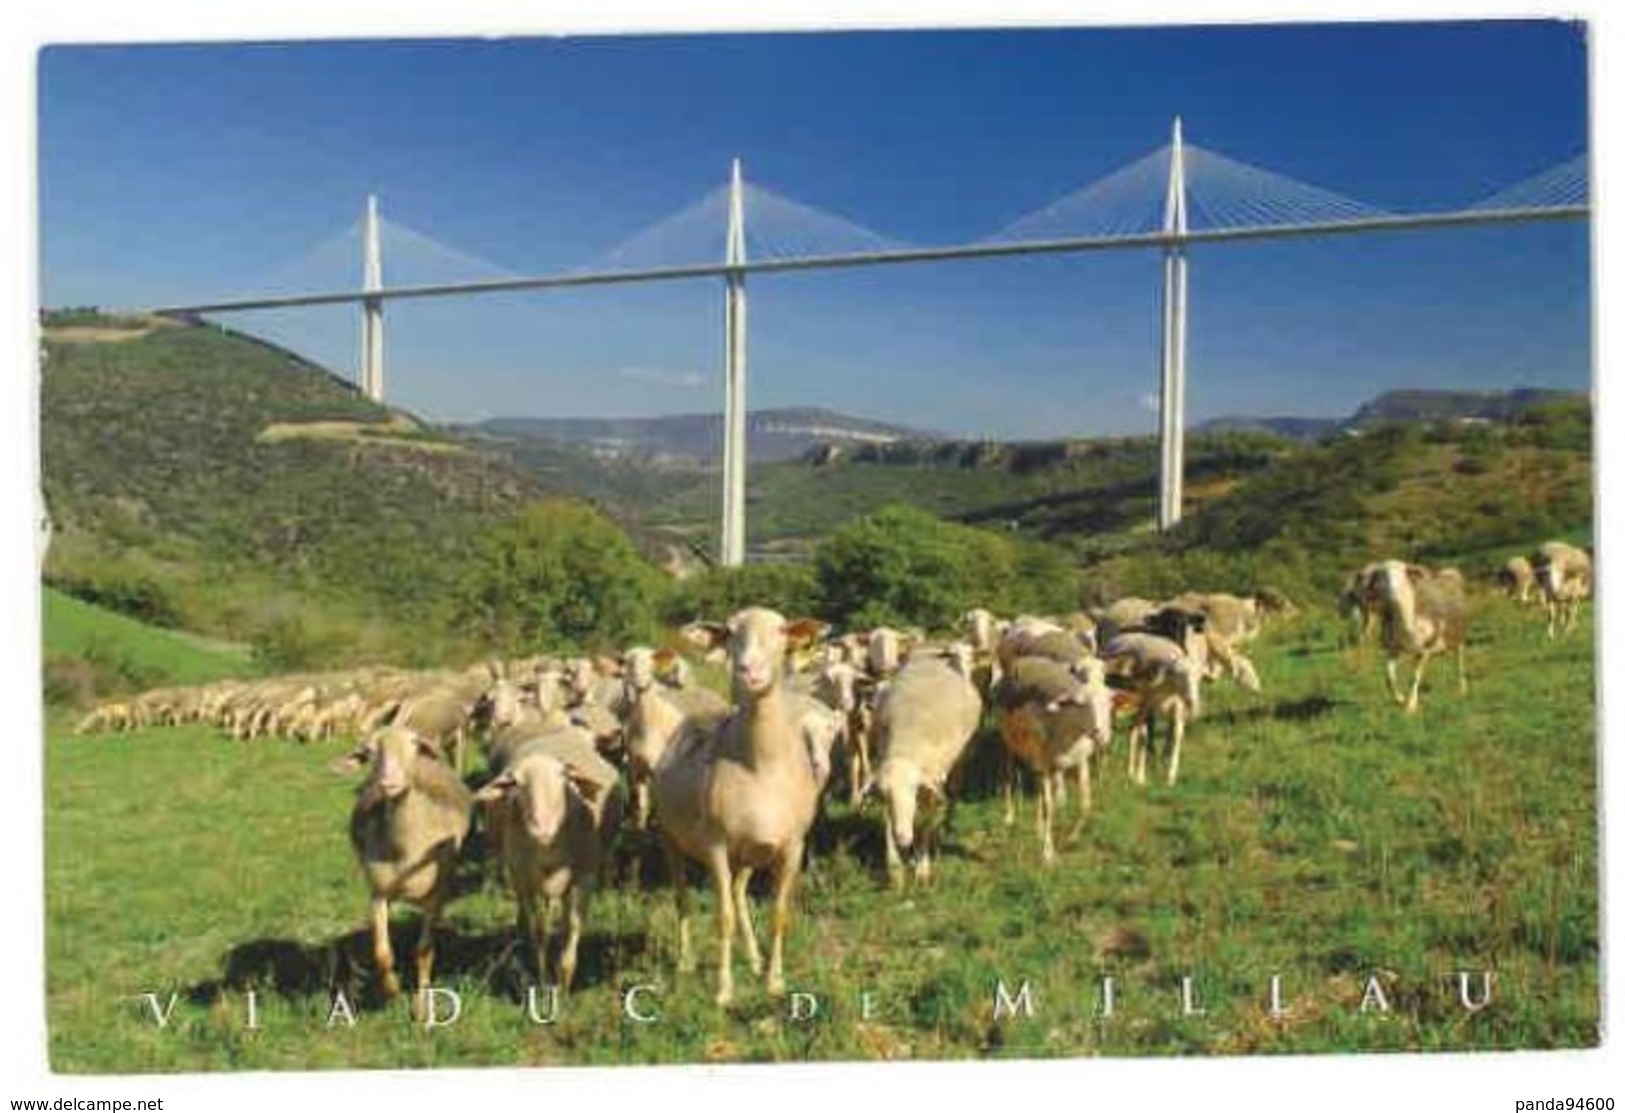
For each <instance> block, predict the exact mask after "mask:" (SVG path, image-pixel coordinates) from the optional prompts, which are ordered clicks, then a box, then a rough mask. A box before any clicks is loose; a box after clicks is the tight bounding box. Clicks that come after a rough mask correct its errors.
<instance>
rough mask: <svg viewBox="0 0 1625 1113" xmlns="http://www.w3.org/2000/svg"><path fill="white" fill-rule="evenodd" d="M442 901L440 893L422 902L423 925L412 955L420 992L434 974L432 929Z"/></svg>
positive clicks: (443, 900)
mask: <svg viewBox="0 0 1625 1113" xmlns="http://www.w3.org/2000/svg"><path fill="white" fill-rule="evenodd" d="M444 903H445V897H444V896H443V895H441V894H440V893H435V894H433V895H432V896H430V897H429V898H428V899H427V900H425V901H424V902H423V926H422V927H420V928H419V929H418V945H417V951H416V953H415V954H414V955H413V958H414V959H415V960H416V966H417V975H418V992H419V993H420V994H422V993H423V992H424V991H425V990H427V989H428V988H429V979H430V978H431V977H432V976H433V975H434V929H435V924H436V923H438V922H439V920H440V909H441V906H442V905H443V904H444Z"/></svg>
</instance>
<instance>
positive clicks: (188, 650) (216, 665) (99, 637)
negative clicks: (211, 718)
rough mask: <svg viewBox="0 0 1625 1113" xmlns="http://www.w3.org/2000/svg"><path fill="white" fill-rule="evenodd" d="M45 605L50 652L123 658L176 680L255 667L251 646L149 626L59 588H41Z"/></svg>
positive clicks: (197, 681) (234, 673)
mask: <svg viewBox="0 0 1625 1113" xmlns="http://www.w3.org/2000/svg"><path fill="white" fill-rule="evenodd" d="M40 608H41V618H42V622H43V625H44V630H45V652H46V653H48V654H49V653H60V654H66V655H71V656H74V657H81V658H89V659H95V658H98V657H103V658H107V657H111V658H115V659H121V660H123V661H125V662H128V663H129V664H130V665H131V666H132V667H133V668H135V669H137V670H143V671H147V672H150V673H154V674H156V675H160V676H162V677H164V678H166V680H167V682H171V683H176V684H201V683H203V682H205V681H209V680H214V679H216V678H217V677H222V676H245V675H247V674H248V673H250V672H252V671H253V669H252V663H251V662H250V660H249V656H248V649H247V647H246V646H241V645H236V644H233V643H230V642H219V641H211V640H209V639H205V638H200V637H198V636H197V635H195V634H188V633H184V632H182V631H178V630H164V629H160V628H159V627H156V626H149V625H147V624H146V623H143V622H138V621H136V620H135V619H133V618H128V617H126V616H124V615H121V614H116V613H114V612H113V611H109V610H106V609H104V608H102V607H98V606H95V605H93V604H90V603H86V602H83V601H82V600H79V599H75V598H73V597H72V596H69V595H64V594H62V592H60V591H57V590H56V589H55V588H51V587H44V586H42V587H41V597H40Z"/></svg>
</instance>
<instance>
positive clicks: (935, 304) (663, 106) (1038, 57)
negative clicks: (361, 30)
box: [40, 23, 1590, 436]
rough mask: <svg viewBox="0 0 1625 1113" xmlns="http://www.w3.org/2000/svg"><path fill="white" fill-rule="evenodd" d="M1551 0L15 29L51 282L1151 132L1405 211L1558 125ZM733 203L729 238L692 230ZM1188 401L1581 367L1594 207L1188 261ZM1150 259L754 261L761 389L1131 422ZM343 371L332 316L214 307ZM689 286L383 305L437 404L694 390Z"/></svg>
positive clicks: (633, 217)
mask: <svg viewBox="0 0 1625 1113" xmlns="http://www.w3.org/2000/svg"><path fill="white" fill-rule="evenodd" d="M1585 71H1586V59H1585V46H1584V35H1583V32H1582V30H1581V29H1580V28H1579V27H1578V26H1577V25H1574V24H1557V23H1542V24H1532V23H1479V24H1461V23H1457V24H1431V25H1430V24H1412V25H1344V26H1332V25H1322V26H1318V27H1314V26H1298V27H1293V26H1276V27H1230V28H1204V29H1172V30H1169V29H1161V30H1099V29H1093V30H1081V31H1076V32H1067V31H1036V32H1018V31H999V32H988V33H964V32H958V33H920V32H906V33H893V34H833V35H800V36H790V35H786V36H727V37H717V36H709V37H707V36H694V37H687V38H682V37H678V38H651V37H628V38H618V39H530V40H523V39H511V40H495V41H492V40H469V41H461V42H459V41H443V42H428V41H425V42H354V43H342V42H327V43H294V44H265V45H249V46H230V45H199V46H176V47H163V46H142V47H116V48H115V47H109V48H95V47H64V48H55V49H48V50H47V51H46V52H45V53H44V54H42V55H41V59H40V110H41V127H40V154H41V157H40V169H41V187H40V209H41V220H42V235H41V245H42V254H43V259H42V276H41V278H42V282H41V285H42V290H43V296H44V300H45V302H46V304H49V305H62V304H85V303H93V304H104V305H123V306H139V305H150V304H158V303H164V302H173V301H187V300H194V299H203V298H209V297H215V296H219V295H222V294H230V293H244V294H246V293H252V292H257V291H260V290H278V289H287V288H290V287H292V286H298V285H314V286H319V287H323V288H329V287H333V286H346V285H352V284H354V282H355V281H356V277H357V275H358V272H359V259H358V258H357V257H356V254H355V252H356V250H357V244H358V240H357V239H356V237H355V236H354V235H353V234H351V235H349V236H344V235H342V234H340V233H341V230H342V229H344V228H346V227H347V226H351V225H352V224H353V222H354V221H355V219H356V217H357V216H358V214H359V212H360V209H361V206H362V201H363V198H364V196H365V194H366V193H367V192H368V191H369V190H375V191H377V192H378V193H379V195H380V198H381V205H382V207H383V211H384V214H385V217H386V219H388V220H390V221H393V222H397V223H398V224H400V225H403V226H406V227H409V228H412V229H416V230H418V231H420V232H422V233H425V234H427V235H428V236H429V237H431V238H432V240H434V241H437V242H439V243H441V244H445V245H450V246H451V247H454V248H456V249H457V250H458V251H459V252H462V253H465V254H464V256H463V257H454V256H452V255H451V254H449V253H446V252H443V251H438V250H436V249H432V248H428V247H425V246H424V245H423V244H421V243H418V242H416V241H410V240H404V239H396V238H393V237H386V245H385V246H386V258H385V272H386V280H388V281H391V282H406V281H427V280H432V279H435V278H440V277H449V278H461V277H475V276H481V275H494V274H496V273H499V271H508V272H517V273H545V272H551V271H555V270H563V269H568V268H571V267H575V266H580V265H583V264H588V263H590V262H591V261H593V260H594V259H597V258H599V257H601V256H602V255H603V254H604V253H605V252H606V251H608V250H609V249H611V248H613V247H614V246H615V245H616V244H618V243H620V242H621V241H623V240H624V239H626V238H627V237H628V236H629V235H631V234H632V233H634V232H637V231H638V230H639V229H641V228H643V227H644V226H646V225H649V224H651V223H653V222H655V221H658V220H660V219H662V218H664V217H666V216H668V215H669V214H671V213H673V212H676V211H678V210H680V209H682V208H683V207H684V206H686V205H688V204H690V203H691V202H693V201H694V200H695V199H697V198H699V197H700V196H701V195H703V194H705V193H707V192H708V191H710V190H712V189H714V188H715V187H716V186H718V185H720V184H721V183H722V182H723V181H724V180H725V178H726V174H727V169H728V163H729V160H730V159H731V158H733V157H734V156H736V155H737V156H739V157H742V158H743V159H744V160H745V169H746V175H747V177H748V178H749V180H751V181H752V182H757V183H760V184H762V185H763V186H766V187H767V188H769V189H771V190H773V191H775V192H777V193H779V194H782V195H786V196H788V197H791V198H794V199H795V200H797V201H799V202H802V203H804V204H807V205H810V206H813V207H815V208H817V209H819V210H824V211H828V212H832V213H836V214H839V215H841V216H844V217H847V218H849V219H852V220H854V221H857V222H859V223H860V224H862V225H864V226H866V227H868V228H872V229H875V230H878V231H880V232H883V233H885V234H886V235H888V236H890V237H895V238H897V239H899V240H905V241H908V242H915V243H950V242H960V241H965V240H971V239H976V238H978V237H981V236H983V235H986V234H988V233H991V232H993V231H994V230H996V229H998V228H1000V227H1002V226H1003V225H1005V224H1007V223H1008V222H1009V221H1011V220H1013V219H1015V218H1016V217H1019V216H1021V215H1022V214H1024V213H1026V212H1028V211H1030V210H1032V209H1034V208H1036V207H1038V206H1040V205H1043V204H1045V203H1047V202H1049V201H1051V200H1053V199H1055V198H1056V197H1058V196H1060V195H1063V194H1065V193H1068V192H1070V191H1071V190H1073V189H1076V188H1077V187H1079V186H1081V185H1084V184H1086V183H1088V182H1090V181H1093V180H1095V179H1097V178H1099V177H1101V176H1102V175H1103V174H1106V173H1108V172H1110V171H1112V170H1114V169H1115V168H1117V167H1119V166H1121V165H1123V164H1125V163H1127V162H1130V161H1131V160H1133V159H1135V158H1137V157H1139V156H1141V155H1143V154H1145V153H1146V152H1148V151H1150V150H1152V149H1153V148H1155V147H1158V146H1159V145H1161V144H1162V143H1164V142H1165V141H1166V138H1167V134H1168V128H1169V123H1170V120H1171V119H1172V117H1173V116H1174V115H1176V114H1181V115H1183V117H1184V120H1185V126H1186V133H1187V137H1188V138H1189V139H1190V140H1191V141H1192V142H1194V143H1197V144H1200V145H1202V146H1204V147H1208V148H1211V149H1214V150H1217V151H1220V152H1223V153H1224V154H1227V155H1229V156H1231V157H1234V158H1239V159H1242V160H1244V161H1246V162H1249V163H1252V164H1255V165H1258V166H1262V167H1265V168H1268V169H1270V170H1272V171H1276V172H1280V173H1282V174H1285V175H1287V176H1289V177H1291V178H1294V179H1299V180H1302V181H1306V182H1310V183H1314V184H1316V185H1320V186H1324V187H1327V188H1331V189H1334V190H1336V191H1338V192H1340V193H1343V194H1346V195H1348V196H1351V197H1354V198H1358V199H1360V200H1361V201H1364V202H1368V203H1370V204H1374V205H1377V206H1380V207H1384V208H1388V209H1395V210H1419V209H1435V208H1449V207H1455V206H1458V205H1461V204H1465V203H1470V202H1472V201H1476V200H1478V199H1480V198H1481V197H1483V196H1485V195H1486V194H1488V193H1491V192H1493V191H1494V190H1496V189H1498V188H1501V187H1504V186H1507V185H1511V184H1513V183H1515V182H1517V181H1519V180H1520V179H1523V178H1525V177H1528V176H1529V175H1531V174H1533V173H1536V172H1538V171H1540V170H1543V169H1545V168H1546V167H1548V166H1550V165H1552V164H1554V163H1556V162H1558V161H1560V160H1562V159H1565V158H1568V157H1570V156H1572V155H1574V154H1577V153H1579V152H1580V151H1582V150H1583V149H1584V147H1585V144H1586V100H1585V95H1586V90H1585ZM717 231H718V233H720V229H718V230H717ZM1191 283H1192V286H1191V325H1190V329H1191V352H1190V375H1191V383H1190V387H1189V395H1190V400H1189V408H1190V416H1191V418H1192V419H1193V420H1200V419H1202V418H1204V417H1209V416H1214V415H1218V414H1226V413H1237V412H1244V413H1294V414H1322V415H1336V414H1343V413H1347V412H1349V411H1350V410H1352V409H1353V408H1354V407H1355V406H1356V405H1358V404H1359V403H1360V402H1361V401H1363V400H1365V399H1366V398H1368V397H1370V396H1371V395H1373V394H1375V393H1377V392H1378V391H1380V390H1384V389H1389V388H1393V387H1401V386H1438V387H1467V388H1484V389H1488V388H1506V387H1512V386H1518V385H1547V386H1564V387H1583V386H1585V385H1586V384H1587V383H1588V381H1589V367H1590V309H1589V252H1588V247H1587V230H1586V227H1585V225H1584V224H1580V223H1573V224H1562V225H1541V226H1525V227H1517V228H1498V229H1479V230H1451V231H1434V232H1428V233H1407V234H1402V235H1401V234H1396V235H1389V236H1381V237H1379V236H1366V237H1358V238H1348V239H1344V238H1339V239H1327V240H1318V241H1297V242H1292V243H1275V244H1268V245H1265V244H1252V245H1231V246H1224V247H1209V248H1204V249H1199V250H1195V251H1193V253H1192V262H1191ZM1157 292H1158V264H1157V260H1156V257H1155V256H1153V255H1150V254H1145V253H1138V252H1135V253H1114V254H1110V255H1092V256H1080V257H1071V258H1064V259H1029V260H1019V261H1003V262H966V263H959V264H953V265H934V266H929V267H906V268H905V267H899V268H884V269H879V270H873V271H847V272H834V273H826V274H820V275H806V276H796V277H789V276H786V277H780V278H768V277H762V278H758V279H755V280H753V281H752V283H751V337H750V348H751V376H752V378H751V401H752V405H753V406H756V405H764V406H765V405H780V404H825V405H831V406H834V407H837V408H841V409H845V410H848V411H851V412H855V413H861V414H866V415H871V416H875V417H882V418H889V419H893V420H898V421H906V422H911V423H915V424H921V425H926V426H930V427H933V428H938V429H944V430H951V431H955V432H960V433H968V434H988V435H1000V436H1045V435H1057V434H1069V433H1122V432H1135V431H1143V430H1148V429H1150V428H1151V426H1152V423H1153V421H1154V415H1153V414H1152V412H1151V410H1150V408H1149V407H1148V405H1147V402H1148V400H1149V395H1150V394H1151V392H1152V391H1154V389H1155V385H1156V374H1157V335H1158V327H1159V326H1158V318H1157ZM230 323H232V324H233V325H235V326H237V327H243V328H248V329H251V330H260V331H264V332H266V333H267V334H268V335H272V336H273V337H275V338H276V339H279V340H281V341H283V342H285V343H288V344H290V345H291V346H293V347H296V348H298V349H300V350H302V351H305V352H306V353H308V354H310V355H312V356H313V357H315V358H317V359H320V360H321V361H323V362H324V363H327V364H328V365H329V366H332V367H334V368H335V369H336V370H340V371H341V372H345V373H348V372H349V371H350V370H351V369H352V368H353V367H354V365H355V360H356V354H355V349H356V337H357V332H358V324H357V321H356V319H355V313H354V311H351V310H342V309H341V310H308V311H300V312H297V313H293V312H288V313H278V314H274V315H262V316H250V315H241V316H237V317H233V318H231V320H230ZM720 326H721V297H720V289H719V285H718V283H717V282H715V281H703V282H697V283H686V284H682V285H680V286H678V285H674V286H661V287H641V288H636V289H632V288H622V289H594V290H586V291H576V292H571V293H560V294H549V295H524V296H503V297H498V298H492V299H488V300H485V299H464V300H459V301H455V302H452V301H448V302H439V303H428V302H412V303H396V304H394V305H392V306H391V307H390V309H389V310H388V312H387V329H388V332H387V341H386V354H387V358H388V386H389V393H390V397H391V400H392V401H394V402H396V403H399V404H401V405H404V406H407V407H409V408H412V409H414V410H417V411H418V412H421V413H423V414H425V415H427V416H431V417H436V418H443V419H467V418H477V417H481V416H487V415H494V414H550V415H570V414H576V415H585V414H609V413H622V414H648V413H670V412H693V411H701V410H708V409H716V408H718V407H719V406H720V365H721V358H722V355H721V327H720Z"/></svg>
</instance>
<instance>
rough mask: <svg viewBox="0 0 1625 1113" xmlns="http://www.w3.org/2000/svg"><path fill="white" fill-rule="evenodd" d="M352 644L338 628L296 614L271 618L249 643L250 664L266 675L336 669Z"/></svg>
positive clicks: (347, 636)
mask: <svg viewBox="0 0 1625 1113" xmlns="http://www.w3.org/2000/svg"><path fill="white" fill-rule="evenodd" d="M353 644H354V639H353V638H352V637H350V635H349V634H348V633H347V632H346V631H344V630H343V629H342V628H340V627H337V626H334V625H331V624H326V623H318V622H314V621H312V620H310V619H307V618H304V617H301V616H300V615H297V614H284V615H278V616H276V617H274V618H272V619H271V620H270V621H269V622H268V623H266V625H264V626H263V627H261V628H260V629H259V631H257V632H256V633H255V634H254V636H253V637H252V638H251V639H250V641H249V645H250V646H251V649H252V652H253V655H254V660H255V661H256V662H257V663H258V664H259V665H260V666H261V667H262V668H264V669H266V670H267V671H270V672H295V671H298V670H300V669H311V668H325V667H330V666H333V665H337V664H339V663H340V662H342V661H343V660H345V658H346V655H347V652H348V651H349V650H350V649H351V648H352V646H353Z"/></svg>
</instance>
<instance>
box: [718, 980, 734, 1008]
mask: <svg viewBox="0 0 1625 1113" xmlns="http://www.w3.org/2000/svg"><path fill="white" fill-rule="evenodd" d="M733 1001H734V989H733V986H731V985H725V986H723V987H722V988H721V989H719V990H717V1008H719V1009H725V1008H727V1007H728V1006H729V1005H731V1004H733Z"/></svg>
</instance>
